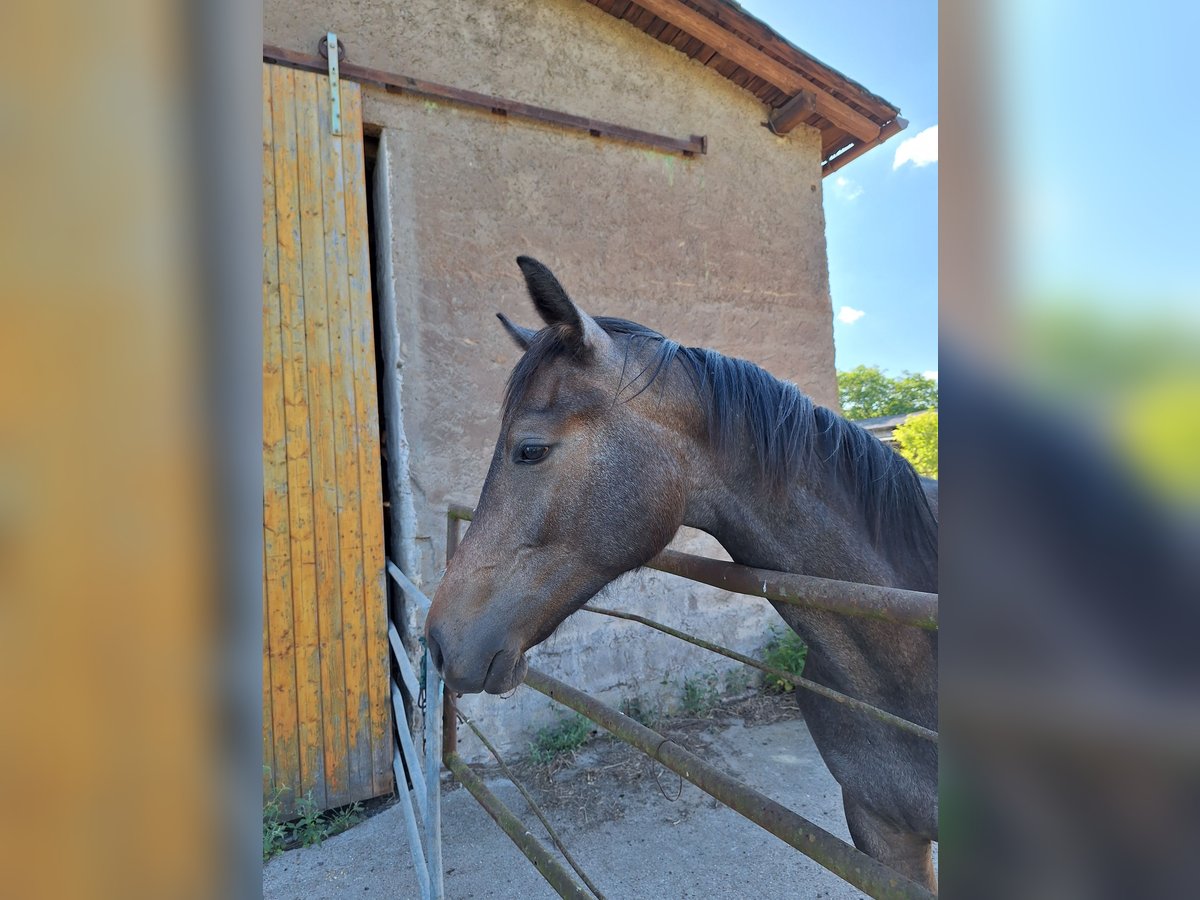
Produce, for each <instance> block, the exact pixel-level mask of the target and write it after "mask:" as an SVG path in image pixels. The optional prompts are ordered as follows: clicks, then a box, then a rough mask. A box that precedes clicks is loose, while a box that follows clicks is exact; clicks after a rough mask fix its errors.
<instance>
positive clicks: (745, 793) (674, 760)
mask: <svg viewBox="0 0 1200 900" xmlns="http://www.w3.org/2000/svg"><path fill="white" fill-rule="evenodd" d="M525 683H526V684H527V685H529V686H530V687H531V688H533V689H534V690H536V691H539V692H540V693H543V694H545V695H546V696H547V697H549V698H550V699H552V700H556V701H558V702H559V703H562V704H564V705H565V706H568V707H570V708H571V709H574V710H575V711H576V712H578V713H580V714H582V715H583V716H585V717H587V718H588V719H591V720H592V721H593V722H595V723H596V724H597V725H599V726H601V727H602V728H605V729H606V730H608V731H610V732H611V733H612V734H614V735H615V736H616V737H618V738H620V739H621V740H623V741H625V742H626V743H628V744H631V745H632V746H634V747H636V748H638V749H639V750H641V751H642V752H643V753H645V754H647V755H648V756H650V757H651V758H652V759H654V760H657V761H658V762H660V763H662V764H663V765H664V766H666V767H667V768H668V769H670V770H671V771H673V772H676V773H677V774H679V775H682V776H683V777H684V778H686V779H687V780H688V781H690V782H691V783H692V784H694V785H696V786H697V787H698V788H700V789H701V790H702V791H704V792H705V793H707V794H709V795H711V796H713V797H715V798H716V799H717V800H720V801H721V802H722V803H724V804H725V805H726V806H728V807H730V808H731V809H733V810H735V811H736V812H738V813H741V814H742V815H743V816H745V817H746V818H747V819H749V820H750V821H752V822H754V823H755V824H756V825H758V826H760V827H762V828H764V829H766V830H767V831H769V832H770V833H771V834H773V835H775V836H776V837H778V838H780V839H781V840H783V841H784V842H786V843H788V844H790V845H791V846H792V847H795V848H796V849H797V850H799V851H800V852H801V853H803V854H804V855H805V856H808V857H809V858H811V859H813V860H815V861H816V862H818V863H820V864H821V865H822V866H824V867H825V868H827V869H829V870H830V871H831V872H833V873H834V874H835V875H837V876H839V877H840V878H842V879H844V880H845V881H848V882H849V883H850V884H852V885H854V886H855V887H857V888H858V889H859V890H861V891H863V892H865V893H866V894H868V895H870V896H872V897H876V898H923V900H932V898H933V896H934V895H933V894H931V893H930V892H929V891H928V890H927V889H926V888H924V887H922V886H921V885H919V884H917V883H915V882H913V881H911V880H909V879H907V878H905V877H904V876H903V875H901V874H900V873H898V872H895V871H893V870H892V869H889V868H888V867H887V866H885V865H883V864H882V863H880V862H879V861H877V860H875V859H872V858H871V857H870V856H867V855H866V854H865V853H863V852H861V851H859V850H857V849H855V848H854V847H851V846H850V845H849V844H847V843H846V842H845V841H843V840H841V839H839V838H838V837H836V836H835V835H833V834H830V833H829V832H828V831H826V830H825V829H823V828H821V827H820V826H818V825H815V824H814V823H812V822H810V821H808V820H807V819H805V818H804V817H803V816H801V815H798V814H797V813H795V812H792V811H791V810H790V809H788V808H787V807H784V806H781V805H780V804H779V803H776V802H775V801H774V800H772V799H771V798H770V797H767V796H765V795H764V794H760V793H759V792H758V791H756V790H754V789H753V788H751V787H749V786H748V785H746V784H743V783H742V782H740V781H738V780H737V779H735V778H732V777H730V776H729V775H726V774H725V773H724V772H722V771H720V770H719V769H716V768H714V767H713V766H710V765H709V764H708V763H706V762H704V760H702V759H700V758H699V757H698V756H696V755H695V754H693V753H689V752H688V751H687V750H684V749H683V748H682V747H680V746H679V745H678V744H676V743H675V742H674V741H670V740H668V739H667V738H664V737H663V736H662V735H661V734H659V733H658V732H656V731H652V730H651V729H649V728H647V727H645V726H644V725H641V724H639V723H638V722H636V721H634V720H633V719H631V718H629V717H628V716H626V715H623V714H622V713H620V712H617V710H615V709H612V708H611V707H609V706H606V705H605V704H603V703H601V702H600V701H598V700H595V699H594V698H592V697H589V696H588V695H587V694H585V693H583V692H582V691H578V690H576V689H575V688H573V687H570V686H569V685H566V684H563V683H562V682H561V681H558V680H557V679H555V678H551V677H550V676H549V675H546V674H544V673H542V672H539V671H538V670H536V669H533V668H530V669H529V672H528V674H527V675H526V676H525Z"/></svg>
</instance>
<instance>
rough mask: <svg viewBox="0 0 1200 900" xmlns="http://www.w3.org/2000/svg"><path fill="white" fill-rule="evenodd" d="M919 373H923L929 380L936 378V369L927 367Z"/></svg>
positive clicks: (935, 379)
mask: <svg viewBox="0 0 1200 900" xmlns="http://www.w3.org/2000/svg"><path fill="white" fill-rule="evenodd" d="M921 374H922V375H924V376H925V377H926V378H928V379H929V380H930V381H937V380H938V379H937V369H927V370H926V371H924V372H922V373H921Z"/></svg>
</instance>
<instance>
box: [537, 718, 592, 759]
mask: <svg viewBox="0 0 1200 900" xmlns="http://www.w3.org/2000/svg"><path fill="white" fill-rule="evenodd" d="M591 734H592V723H591V722H589V721H588V720H587V719H585V718H584V717H583V716H581V715H579V714H578V713H576V714H575V715H573V716H569V717H567V718H565V719H561V720H560V721H558V722H557V723H556V724H554V725H551V726H549V727H547V728H543V729H542V730H541V731H539V732H538V733H537V734H535V735H534V737H533V740H532V741H531V742H530V744H529V756H530V758H531V759H532V760H533V761H534V762H535V763H538V764H539V765H546V764H548V763H551V762H553V761H554V760H556V759H558V758H559V757H560V756H564V755H565V754H567V753H574V752H575V751H576V750H578V749H579V748H580V747H582V746H583V745H584V744H586V743H587V740H588V738H589V737H591Z"/></svg>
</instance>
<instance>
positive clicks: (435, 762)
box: [425, 651, 444, 900]
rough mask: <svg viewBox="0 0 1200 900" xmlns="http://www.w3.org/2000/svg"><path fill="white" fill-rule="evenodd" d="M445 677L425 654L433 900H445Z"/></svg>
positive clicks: (428, 837) (427, 807)
mask: <svg viewBox="0 0 1200 900" xmlns="http://www.w3.org/2000/svg"><path fill="white" fill-rule="evenodd" d="M442 694H443V685H442V676H441V673H439V672H438V670H437V667H436V666H434V665H433V662H432V660H430V659H429V654H428V651H426V654H425V791H426V795H425V796H426V801H425V846H426V847H427V848H428V852H427V855H426V857H425V858H426V862H427V864H428V868H429V887H430V892H431V895H432V897H433V900H442V898H443V896H444V888H443V885H442V793H441V788H442V779H441V771H442V766H441V759H440V754H441V750H442V736H441V734H439V732H440V731H441V727H442V716H441V706H442V699H443V698H442Z"/></svg>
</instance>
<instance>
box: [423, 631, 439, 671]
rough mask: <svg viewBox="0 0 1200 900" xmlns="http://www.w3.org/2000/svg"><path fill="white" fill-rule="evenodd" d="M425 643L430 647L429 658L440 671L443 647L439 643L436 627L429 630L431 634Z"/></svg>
mask: <svg viewBox="0 0 1200 900" xmlns="http://www.w3.org/2000/svg"><path fill="white" fill-rule="evenodd" d="M425 645H426V646H427V647H428V648H429V659H430V661H431V662H432V663H433V667H434V668H435V669H437V670H438V671H439V672H440V671H442V648H441V645H440V644H439V643H438V639H437V629H436V628H431V629H430V630H429V634H428V635H426V638H425Z"/></svg>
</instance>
